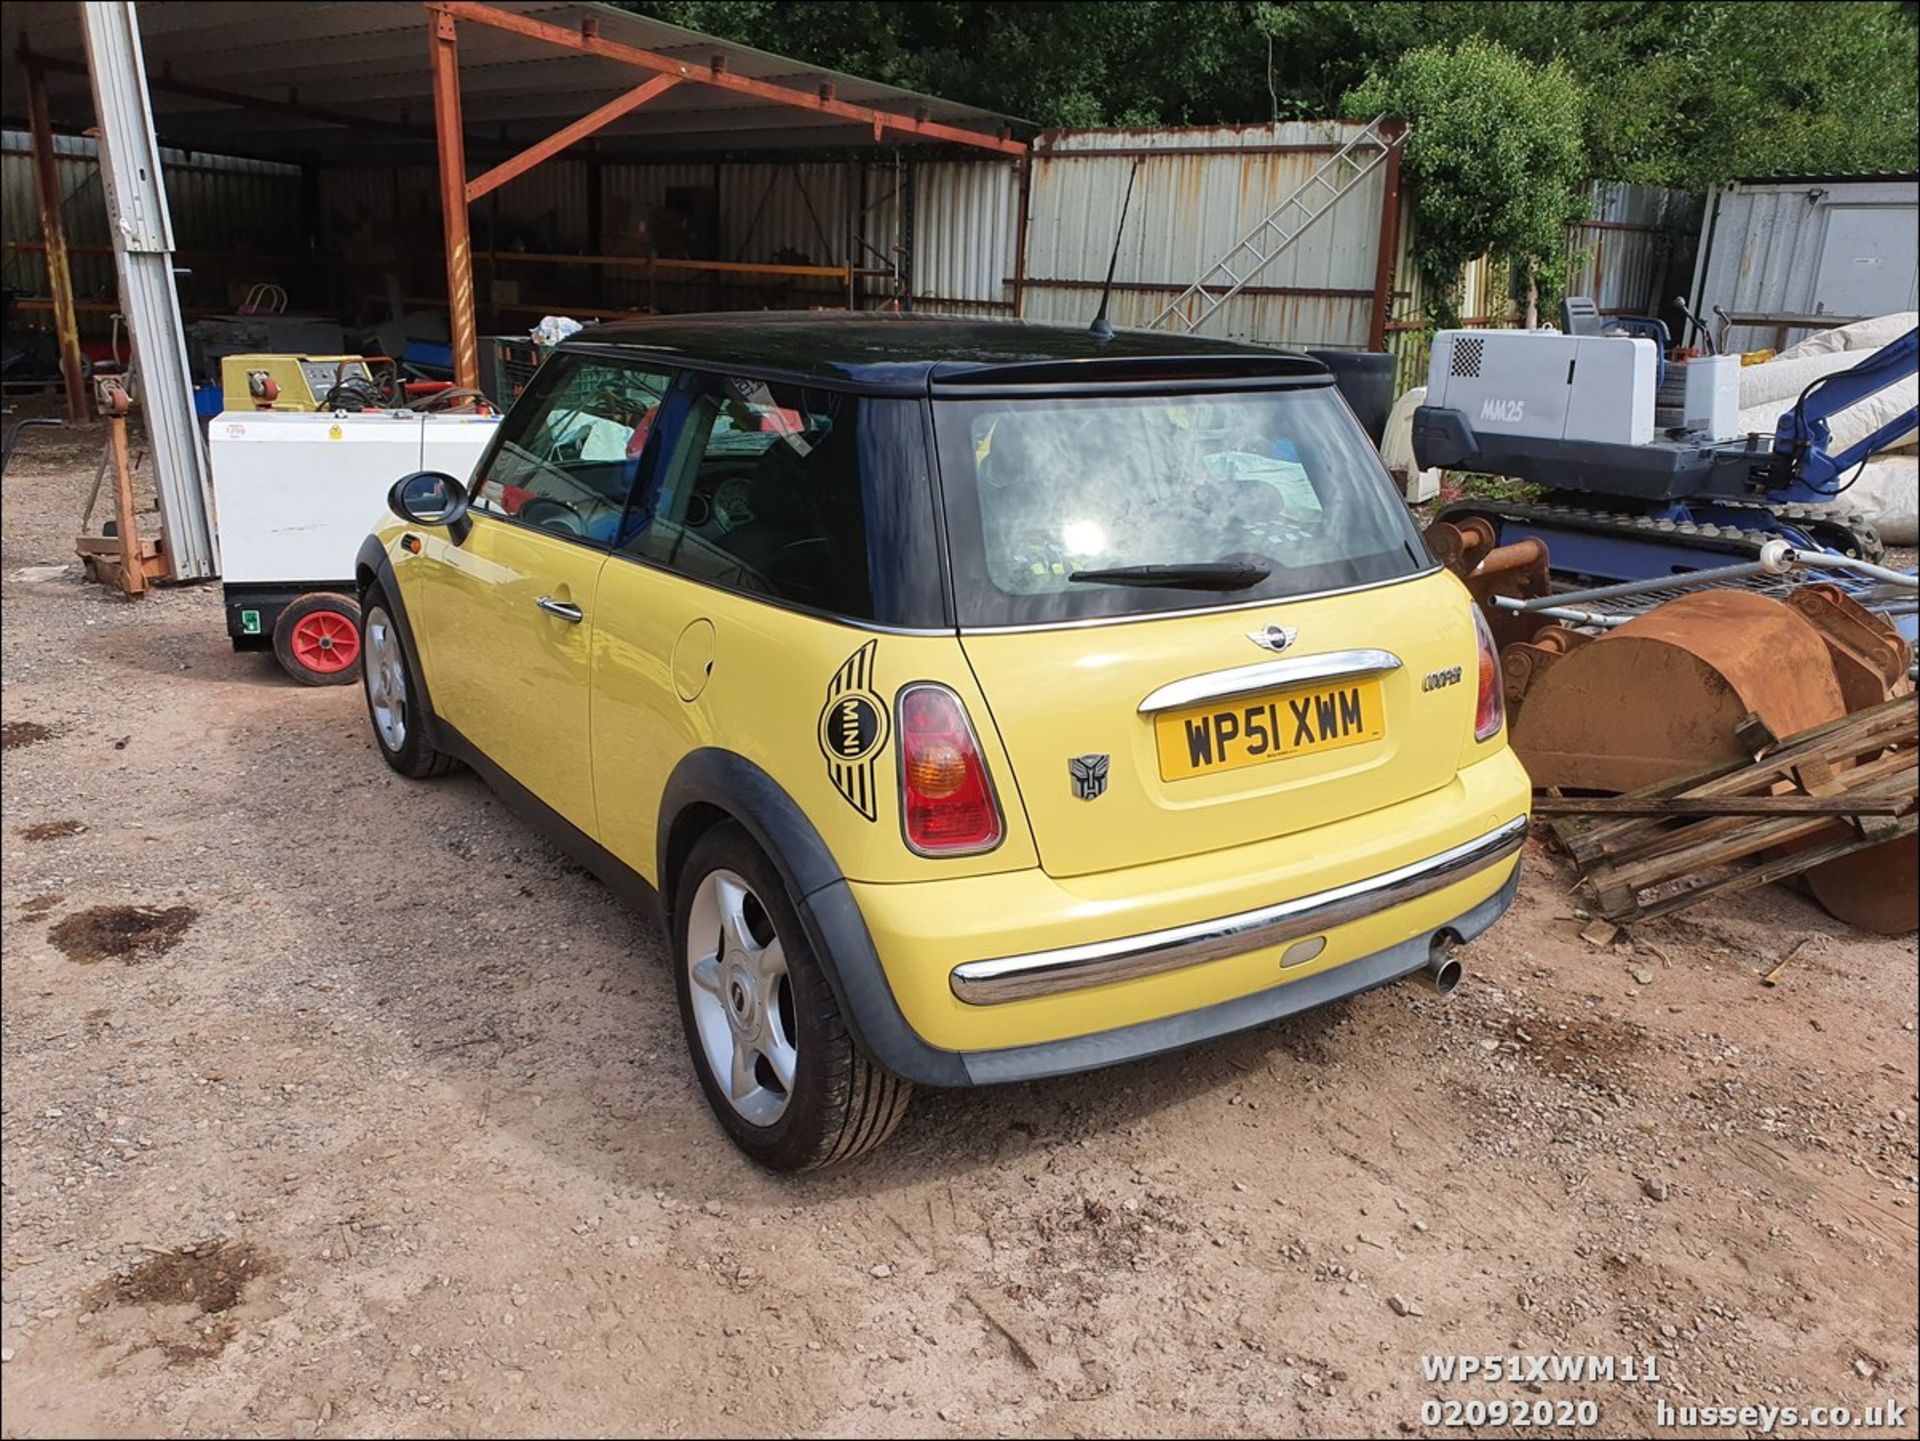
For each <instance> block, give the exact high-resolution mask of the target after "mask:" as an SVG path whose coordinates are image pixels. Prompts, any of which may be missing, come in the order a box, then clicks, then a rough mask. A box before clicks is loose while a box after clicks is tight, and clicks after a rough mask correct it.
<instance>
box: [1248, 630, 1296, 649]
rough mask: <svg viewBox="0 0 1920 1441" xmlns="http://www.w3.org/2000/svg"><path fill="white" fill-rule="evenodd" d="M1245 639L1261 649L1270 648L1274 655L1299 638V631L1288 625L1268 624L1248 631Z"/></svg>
mask: <svg viewBox="0 0 1920 1441" xmlns="http://www.w3.org/2000/svg"><path fill="white" fill-rule="evenodd" d="M1247 639H1248V640H1250V641H1252V642H1253V643H1254V644H1255V645H1257V646H1259V647H1260V648H1261V649H1262V650H1270V651H1272V652H1273V653H1274V654H1275V655H1278V654H1279V653H1280V652H1281V651H1283V650H1285V649H1286V648H1287V647H1288V646H1290V645H1292V644H1293V643H1294V642H1295V641H1296V640H1298V639H1300V632H1299V631H1297V630H1295V629H1293V628H1292V627H1290V626H1284V625H1269V626H1262V627H1261V628H1260V629H1259V630H1250V631H1248V632H1247Z"/></svg>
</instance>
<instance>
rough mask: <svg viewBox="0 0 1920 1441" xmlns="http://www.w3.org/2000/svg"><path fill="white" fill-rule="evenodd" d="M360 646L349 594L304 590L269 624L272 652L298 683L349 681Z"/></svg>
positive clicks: (357, 675) (354, 676) (357, 614)
mask: <svg viewBox="0 0 1920 1441" xmlns="http://www.w3.org/2000/svg"><path fill="white" fill-rule="evenodd" d="M360 649H361V642H360V607H359V605H358V603H357V602H355V600H354V598H353V597H352V596H350V595H336V594H334V593H333V592H332V591H324V590H321V591H309V592H308V593H307V594H306V595H303V596H300V597H298V598H297V599H295V600H294V601H293V603H292V604H291V605H289V606H288V607H287V608H286V609H285V610H283V611H281V612H280V618H279V619H278V620H276V621H275V622H274V623H273V654H274V656H275V658H276V659H277V660H279V662H280V668H281V669H282V670H284V671H285V672H286V673H287V674H288V675H290V676H292V677H293V678H294V679H295V680H297V681H299V682H300V684H301V685H352V684H353V683H354V682H355V681H356V680H358V679H359V678H360Z"/></svg>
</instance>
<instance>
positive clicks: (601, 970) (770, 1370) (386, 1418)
mask: <svg viewBox="0 0 1920 1441" xmlns="http://www.w3.org/2000/svg"><path fill="white" fill-rule="evenodd" d="M99 444H100V433H99V431H98V429H97V428H88V429H84V430H80V431H75V432H69V433H66V434H65V435H63V436H60V437H53V438H49V437H48V433H46V432H41V433H39V434H37V435H33V436H29V437H28V439H27V441H26V443H25V444H24V445H23V447H22V450H21V452H20V455H19V457H18V459H17V460H16V463H15V467H14V469H13V470H12V471H10V472H9V474H8V475H7V477H6V479H5V482H4V496H3V498H4V505H5V523H4V529H3V530H0V539H3V541H4V545H3V547H0V574H3V575H4V615H5V634H4V691H3V692H0V695H3V696H4V712H5V722H6V726H7V742H8V748H7V749H6V751H5V754H4V777H5V790H4V807H3V808H0V825H4V834H5V868H4V880H3V883H0V908H3V914H4V918H5V931H4V946H3V948H0V965H3V968H4V1082H5V1086H4V1101H3V1102H0V1117H3V1119H4V1142H3V1144H0V1173H3V1174H0V1181H3V1182H4V1199H5V1206H4V1237H3V1238H0V1239H3V1243H4V1244H3V1247H0V1269H3V1270H4V1296H3V1297H0V1341H3V1342H4V1359H5V1373H4V1376H5V1398H6V1411H5V1420H4V1432H5V1434H6V1435H8V1436H43V1435H71V1434H80V1433H106V1434H175V1435H188V1434H224V1435H248V1436H251V1435H286V1434H294V1435H302V1436H311V1435H347V1434H371V1435H390V1436H441V1435H475V1434H485V1435H526V1434H541V1435H596V1434H605V1433H616V1432H627V1431H631V1430H641V1431H653V1432H667V1433H679V1434H683V1435H689V1436H695V1435H733V1434H753V1435H765V1434H781V1435H796V1434H804V1435H814V1434H831V1433H847V1434H856V1435H871V1436H888V1435H903V1434H904V1435H940V1434H953V1433H963V1432H964V1433H976V1432H991V1433H997V1434H1028V1433H1043V1434H1055V1433H1058V1434H1089V1433H1118V1434H1134V1435H1150V1434H1179V1435H1204V1434H1220V1433H1225V1432H1255V1433H1260V1434H1273V1433H1276V1432H1282V1431H1286V1432H1302V1433H1307V1434H1321V1435H1346V1434H1368V1433H1373V1434H1380V1433H1387V1434H1392V1433H1395V1432H1416V1431H1426V1430H1429V1429H1436V1430H1437V1429H1440V1428H1432V1427H1428V1426H1425V1425H1423V1424H1422V1421H1421V1403H1422V1401H1423V1400H1426V1399H1430V1398H1432V1399H1440V1400H1443V1401H1444V1400H1457V1401H1488V1400H1496V1399H1499V1400H1514V1399H1517V1400H1527V1401H1540V1400H1549V1401H1558V1400H1567V1401H1572V1400H1576V1399H1590V1400H1592V1401H1594V1402H1596V1403H1597V1405H1598V1409H1599V1416H1598V1423H1597V1426H1595V1427H1594V1428H1592V1432H1591V1433H1588V1434H1593V1433H1597V1434H1601V1435H1623V1436H1624V1435H1635V1434H1643V1433H1644V1432H1645V1431H1646V1429H1647V1428H1648V1427H1649V1426H1650V1425H1651V1424H1652V1422H1653V1408H1654V1404H1655V1402H1656V1400H1664V1401H1667V1402H1670V1403H1672V1404H1675V1405H1687V1404H1707V1403H1712V1404H1737V1403H1752V1404H1755V1405H1759V1404H1768V1405H1782V1404H1786V1405H1800V1406H1810V1405H1813V1404H1817V1403H1836V1402H1837V1403H1843V1404H1847V1405H1850V1406H1853V1407H1855V1408H1862V1409H1863V1408H1865V1407H1867V1406H1869V1405H1879V1404H1884V1403H1885V1402H1887V1401H1888V1400H1890V1399H1891V1400H1897V1401H1900V1402H1903V1403H1905V1404H1907V1405H1908V1406H1913V1405H1914V1403H1915V1402H1916V1399H1920V1398H1916V1394H1915V1388H1916V1324H1915V1312H1916V1282H1915V1264H1916V1220H1915V1194H1916V1185H1917V1184H1920V1178H1917V1177H1916V1155H1915V1140H1916V1137H1915V1113H1916V1109H1917V1107H1916V1089H1915V1088H1916V1081H1915V1077H1916V1060H1917V1058H1916V1049H1915V1048H1916V1037H1915V1014H1916V1005H1917V1004H1920V996H1917V994H1916V990H1917V986H1920V980H1917V975H1920V972H1917V971H1916V965H1915V953H1914V947H1913V944H1912V942H1911V940H1908V941H1888V940H1881V939H1874V938H1870V937H1866V936H1863V935H1859V934H1856V933H1852V932H1849V931H1847V930H1846V929H1845V928H1844V927H1841V926H1839V925H1838V924H1837V923H1835V922H1832V921H1830V920H1828V919H1827V918H1826V917H1825V916H1824V915H1822V914H1821V913H1820V912H1818V911H1817V910H1815V909H1814V908H1812V907H1811V906H1810V905H1809V904H1808V903H1806V902H1804V901H1802V900H1801V899H1799V898H1798V897H1796V896H1794V895H1792V894H1790V893H1788V892H1785V891H1778V890H1772V891H1769V892H1767V893H1765V894H1763V895H1757V896H1747V897H1741V898H1740V899H1739V900H1738V901H1737V902H1730V903H1726V904H1721V905H1713V906H1708V907H1703V908H1701V909H1699V910H1697V911H1696V912H1694V913H1691V914H1690V915H1688V916H1687V917H1685V918H1677V919H1674V920H1672V921H1669V922H1666V923H1661V924H1656V925H1651V926H1648V927H1645V928H1643V929H1642V930H1641V931H1639V932H1638V933H1636V935H1635V936H1634V938H1633V940H1632V941H1631V942H1621V943H1616V944H1615V945H1614V946H1612V947H1610V948H1607V949H1596V948H1594V947H1593V946H1591V945H1589V944H1587V943H1586V942H1584V941H1582V940H1581V939H1579V936H1578V929H1579V925H1580V922H1579V921H1578V920H1577V919H1575V917H1574V915H1573V910H1574V902H1573V900H1572V899H1571V898H1570V896H1569V893H1568V875H1567V873H1566V871H1565V870H1564V868H1563V867H1562V866H1561V865H1560V864H1559V863H1558V862H1556V860H1555V859H1554V858H1553V857H1552V856H1550V855H1549V854H1547V853H1546V852H1545V850H1544V848H1543V847H1541V846H1540V845H1539V844H1538V843H1537V842H1536V843H1535V844H1534V845H1533V846H1531V847H1530V848H1529V851H1528V859H1527V870H1526V880H1525V883H1524V885H1523V888H1522V892H1521V898H1520V901H1519V904H1518V906H1517V908H1516V910H1515V912H1514V914H1513V915H1511V916H1510V917H1509V918H1508V919H1507V920H1506V921H1505V922H1504V923H1503V924H1502V925H1501V926H1499V927H1498V928H1496V929H1495V931H1494V932H1493V933H1492V934H1490V935H1489V936H1488V937H1486V938H1485V939H1483V940H1482V941H1481V942H1479V943H1477V944H1476V945H1474V946H1473V947H1472V948H1471V949H1470V950H1469V951H1468V952H1466V953H1465V959H1466V962H1467V967H1468V979H1467V981H1466V983H1465V984H1464V985H1463V986H1462V987H1461V989H1460V991H1459V993H1458V994H1457V995H1455V996H1454V997H1453V998H1452V999H1451V1000H1449V1001H1442V1000H1440V999H1438V998H1436V997H1434V996H1432V995H1430V994H1428V993H1426V992H1425V991H1423V990H1422V989H1419V988H1417V987H1415V986H1413V985H1407V986H1401V987H1396V988H1393V989H1390V990H1387V991H1382V992H1375V993H1372V994H1370V995H1367V996H1364V997H1361V998H1359V999H1357V1000H1354V1001H1351V1002H1348V1003H1345V1004H1342V1005H1338V1006H1334V1007H1331V1008H1328V1009H1325V1010H1323V1011H1320V1012H1318V1013H1316V1014H1313V1015H1309V1016H1305V1017H1301V1018H1298V1019H1296V1020H1293V1021H1291V1022H1288V1023H1285V1024H1281V1025H1277V1026H1273V1027H1269V1028H1267V1029H1264V1030H1260V1031H1257V1032H1254V1033H1251V1034H1247V1035H1244V1036H1240V1037H1237V1038H1234V1039H1230V1040H1228V1041H1225V1042H1223V1043H1220V1044H1216V1045H1213V1046H1210V1047H1207V1048H1205V1049H1202V1050H1199V1051H1195V1052H1191V1053H1188V1054H1184V1055H1180V1056H1174V1057H1168V1058H1163V1059H1160V1060H1156V1061H1152V1062H1148V1063H1143V1064H1139V1065H1134V1066H1129V1067H1124V1068H1121V1069H1118V1070H1115V1071H1111V1072H1106V1073H1102V1074H1098V1075H1092V1076H1084V1077H1078V1078H1074V1079H1069V1080H1063V1081H1056V1082H1049V1083H1045V1084H1036V1085H1026V1086H1018V1087H1012V1088H1006V1089H998V1090H988V1091H979V1092H972V1093H948V1094H927V1093H923V1094H922V1095H921V1096H919V1097H918V1098H917V1099H916V1101H915V1103H914V1106H913V1110H912V1112H911V1114H910V1115H909V1117H908V1120H907V1123H906V1126H905V1128H904V1130H903V1132H902V1134H901V1135H899V1136H898V1137H896V1138H895V1140H894V1141H893V1142H892V1143H890V1144H889V1145H888V1146H887V1147H886V1148H885V1149H884V1150H882V1151H881V1152H880V1153H878V1154H877V1155H875V1156H873V1157H871V1158H870V1159H868V1160H867V1161H865V1162H862V1163H859V1164H857V1165H855V1166H853V1167H850V1168H847V1169H844V1170H841V1171H838V1172H833V1173H829V1174H826V1175H819V1176H812V1177H806V1178H801V1179H798V1180H790V1179H780V1178H776V1177H773V1176H769V1175H766V1174H763V1173H760V1172H758V1171H756V1170H754V1169H753V1168H751V1167H750V1166H749V1165H748V1164H747V1163H745V1162H744V1161H742V1160H741V1159H739V1158H738V1157H737V1155H736V1154H735V1153H734V1152H733V1151H732V1150H731V1149H730V1148H729V1147H728V1145H727V1144H726V1142H725V1141H724V1139H723V1138H722V1136H721V1134H720V1132H719V1130H718V1129H717V1127H716V1126H715V1125H714V1123H713V1122H712V1120H711V1119H710V1117H709V1116H708V1114H707V1111H706V1108H705V1105H704V1103H703V1102H702V1100H701V1097H700V1094H699V1092H698V1090H697V1088H696V1086H695V1084H694V1081H693V1077H692V1073H691V1071H690V1069H689V1065H688V1062H687V1060H686V1058H685V1054H684V1051H683V1045H682V1040H681V1037H680V1032H679V1023H678V1019H677V1016H676V1013H675V1010H674V1003H673V991H672V984H671V980H670V977H669V973H668V971H667V969H666V965H665V962H664V960H663V956H662V953H661V946H660V941H659V938H658V936H657V934H656V932H655V931H654V929H653V927H652V925H651V923H650V921H649V920H648V919H646V918H642V917H636V916H633V915H630V914H628V913H627V912H625V911H623V910H622V909H621V908H620V907H619V906H618V904H617V903H616V902H615V901H614V900H613V899H612V898H611V897H610V896H609V895H608V894H607V893H606V892H605V891H604V890H603V889H602V888H601V887H600V886H599V885H598V884H597V883H595V882H594V881H593V880H592V879H591V878H589V877H588V876H587V875H585V874H584V873H583V872H581V871H579V870H578V869H576V868H575V867H573V866H571V865H569V864H567V863H566V862H565V861H563V860H562V859H561V858H560V857H559V856H558V855H557V854H556V853H554V852H553V851H551V850H550V849H549V848H548V847H547V846H546V845H545V844H544V843H542V842H541V841H540V840H538V839H537V838H536V837H535V836H534V835H533V833H532V832H531V831H529V830H528V829H527V828H525V827H524V826H523V825H521V824H520V823H519V822H518V821H517V820H516V819H514V818H513V817H512V816H511V815H510V814H509V813H508V812H507V811H505V810H504V809H503V808H502V807H501V805H500V804H499V803H498V802H497V801H495V800H494V799H493V798H492V797H491V796H490V795H489V793H488V792H487V791H486V790H485V789H484V788H483V787H482V786H481V785H480V784H479V783H478V782H477V781H476V780H475V779H474V778H473V777H471V776H470V775H464V774H460V775H455V776H452V777H449V778H447V779H446V780H444V781H441V782H437V783H428V784H409V783H406V782H403V781H400V780H399V779H397V778H396V777H394V776H393V775H391V774H390V773H389V772H388V771H387V770H386V768H385V767H383V766H382V765H381V763H380V761H379V758H378V757H377V755H376V754H375V753H374V751H373V748H372V744H371V741H370V738H369V735H368V732H367V723H366V719H365V715H364V712H363V709H362V706H361V701H360V698H359V695H358V693H357V691H353V690H340V689H331V690H307V689H302V688H299V687H296V686H294V685H292V684H290V683H289V682H287V681H286V680H285V679H284V678H283V677H282V676H281V675H280V674H279V673H278V671H277V670H276V669H275V668H274V665H273V662H272V660H271V658H270V657H263V656H257V655H235V654H233V653H232V652H231V651H230V650H229V649H228V646H227V644H226V641H225V638H224V636H223V634H222V630H221V624H220V611H219V604H218V594H217V591H215V590H213V589H209V588H184V589H162V590H159V591H156V593H155V594H154V595H153V596H152V597H151V598H150V599H148V600H146V601H144V602H142V603H138V604H129V603H124V602H122V601H120V600H118V599H117V598H114V597H111V596H109V595H106V594H104V593H103V592H101V591H100V590H99V589H98V588H95V587H89V586H86V585H83V584H82V583H81V581H80V580H79V579H78V576H77V571H76V568H75V567H74V566H72V565H71V564H70V561H71V543H72V536H73V533H74V529H75V518H76V517H77V515H78V513H79V508H80V503H81V500H82V497H83V496H84V494H85V489H86V485H87V482H88V481H89V480H90V478H91V476H92V471H93V465H94V462H95V458H96V456H97V454H98V446H99ZM48 567H51V568H54V569H47V568H48ZM23 727H24V728H23ZM32 727H38V728H40V731H39V732H38V733H36V732H35V731H34V730H33V729H30V728H32ZM30 835H31V836H33V837H37V838H29V836H30ZM101 908H134V909H133V910H132V912H131V913H127V912H125V911H105V912H103V911H102V909H101ZM1788 956H1791V957H1792V963H1791V965H1789V966H1788V967H1787V968H1786V970H1785V971H1784V973H1783V974H1782V976H1781V978H1780V981H1779V983H1778V984H1777V985H1775V986H1772V987H1763V986H1762V985H1761V984H1760V982H1759V977H1760V975H1761V974H1763V973H1765V972H1766V971H1768V970H1770V969H1771V968H1772V967H1774V966H1775V965H1776V964H1777V963H1778V962H1779V961H1780V960H1781V959H1782V958H1783V957H1788ZM1516 1351H1517V1352H1522V1353H1535V1352H1572V1353H1578V1354H1581V1355H1585V1354H1589V1353H1591V1354H1595V1355H1621V1356H1625V1355H1634V1356H1652V1357H1655V1358H1657V1360H1658V1370H1659V1378H1660V1379H1659V1381H1658V1382H1657V1383H1651V1384H1649V1383H1638V1384H1629V1383H1627V1382H1624V1381H1622V1380H1620V1379H1615V1380H1613V1381H1611V1382H1600V1383H1579V1384H1571V1383H1561V1382H1552V1381H1548V1382H1539V1381H1535V1382H1532V1383H1530V1384H1522V1385H1519V1386H1499V1387H1490V1386H1486V1385H1472V1384H1460V1383H1457V1382H1456V1383H1452V1384H1443V1383H1437V1382H1432V1383H1430V1382H1427V1381H1425V1380H1423V1379H1422V1369H1421V1357H1422V1356H1423V1355H1451V1354H1456V1353H1459V1354H1473V1355H1480V1354H1487V1353H1507V1352H1516ZM1912 1414H1913V1413H1912V1412H1909V1420H1908V1423H1907V1424H1906V1425H1904V1426H1902V1427H1900V1428H1898V1432H1899V1433H1904V1434H1908V1435H1912V1434H1914V1433H1913V1430H1912V1422H1911V1417H1912ZM1483 1429H1484V1428H1483ZM1496 1429H1503V1428H1496ZM1549 1429H1556V1430H1565V1429H1566V1428H1565V1427H1555V1428H1549ZM1733 1429H1734V1431H1735V1432H1739V1431H1742V1430H1747V1429H1752V1428H1733ZM1454 1434H1457V1433H1454ZM1717 1434H1727V1432H1726V1431H1724V1430H1722V1431H1719V1432H1718V1433H1717ZM1857 1434H1874V1433H1872V1432H1870V1431H1869V1432H1862V1433H1857Z"/></svg>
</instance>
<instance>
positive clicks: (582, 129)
mask: <svg viewBox="0 0 1920 1441" xmlns="http://www.w3.org/2000/svg"><path fill="white" fill-rule="evenodd" d="M679 83H680V80H679V77H678V76H674V75H656V76H654V77H653V79H651V80H647V81H644V82H642V83H641V84H639V85H636V86H634V87H633V89H631V90H629V91H628V92H627V93H626V94H625V95H622V96H620V97H619V98H618V99H617V100H609V101H608V102H607V103H606V104H605V105H602V106H601V107H600V108H599V109H598V110H596V111H594V112H593V113H592V114H591V115H583V116H581V117H580V119H578V120H576V121H574V122H573V124H571V125H568V126H565V127H563V128H561V129H559V130H556V131H554V132H553V134H551V135H549V136H548V137H547V138H546V139H545V140H542V141H540V142H539V143H537V144H534V145H529V146H528V147H527V148H526V149H525V150H522V151H521V152H520V153H519V154H518V155H516V156H514V157H513V158H512V159H511V160H503V161H501V162H500V163H499V164H498V165H496V166H494V167H493V169H491V170H489V171H487V172H486V173H485V174H484V175H477V176H475V177H474V178H473V179H472V180H469V181H468V182H467V203H468V204H469V205H471V204H472V203H473V202H474V201H476V200H478V199H479V198H480V197H481V196H483V195H485V194H486V193H487V192H488V191H490V190H498V189H499V188H500V187H501V186H502V185H505V184H506V183H507V182H508V181H509V180H513V179H515V178H517V177H519V176H522V175H525V174H526V173H527V172H528V171H529V170H531V169H533V167H534V166H536V165H538V164H539V163H540V162H541V161H543V160H547V159H550V158H551V157H553V156H555V155H558V154H559V153H560V152H561V151H562V150H565V149H566V148H567V147H568V146H569V145H573V144H576V143H577V142H579V141H581V140H585V139H586V138H587V137H588V136H589V135H591V134H593V133H594V131H596V130H602V129H604V128H606V127H607V126H608V125H611V124H612V123H613V122H614V121H616V120H618V119H619V118H620V117H621V116H622V115H626V114H629V113H630V112H632V111H635V110H638V109H639V108H640V107H641V106H642V105H645V104H646V103H647V102H648V101H649V100H652V99H654V98H656V97H658V96H661V95H664V94H666V93H667V92H668V91H669V90H671V89H673V87H674V86H676V85H678V84H679Z"/></svg>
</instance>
